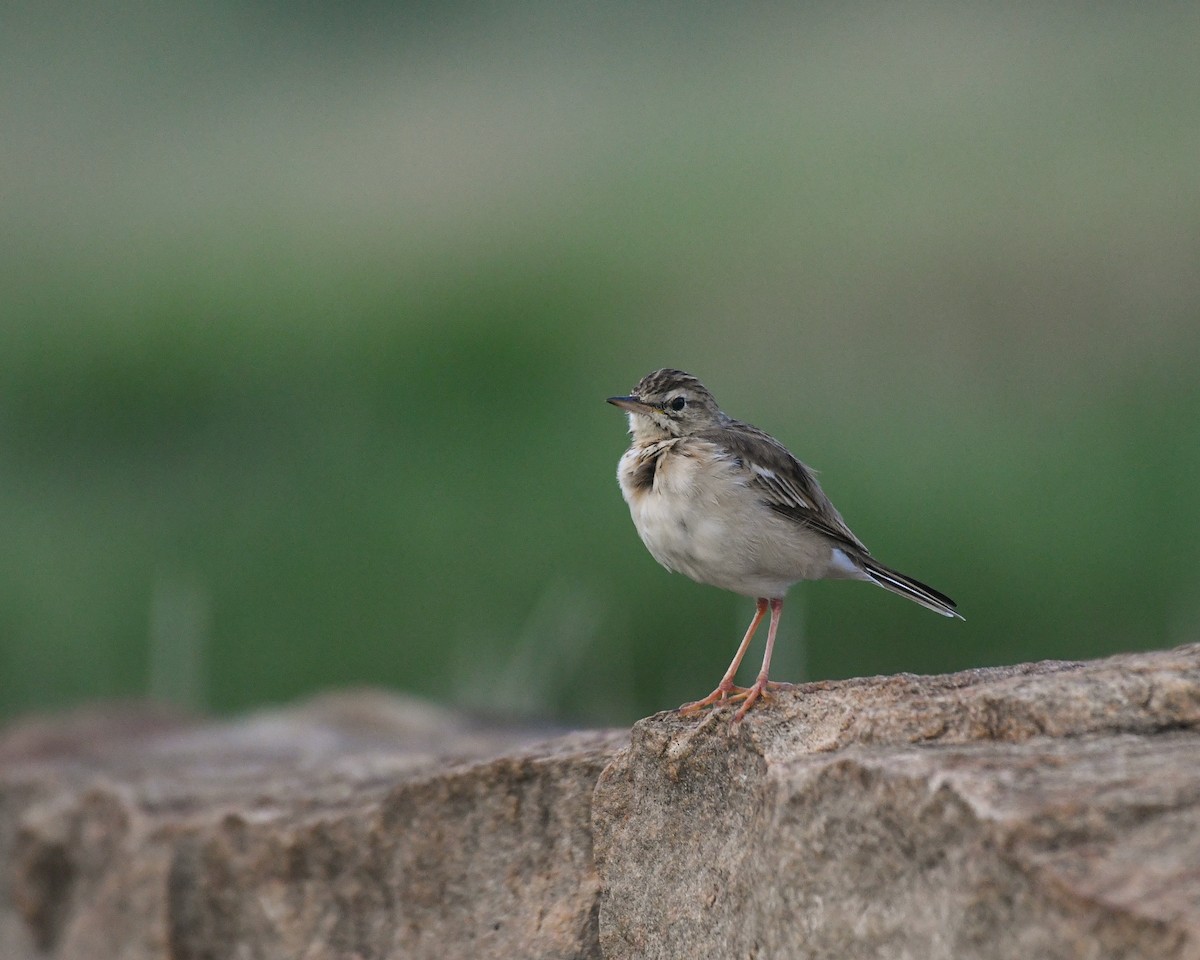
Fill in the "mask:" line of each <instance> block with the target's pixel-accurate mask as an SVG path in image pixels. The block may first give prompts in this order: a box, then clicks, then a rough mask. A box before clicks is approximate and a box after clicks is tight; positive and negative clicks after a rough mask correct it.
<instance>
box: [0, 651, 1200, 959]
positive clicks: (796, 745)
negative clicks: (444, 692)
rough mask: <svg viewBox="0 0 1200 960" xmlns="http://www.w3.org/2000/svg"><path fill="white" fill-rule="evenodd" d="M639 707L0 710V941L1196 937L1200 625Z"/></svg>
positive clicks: (61, 953) (369, 699) (1046, 948)
mask: <svg viewBox="0 0 1200 960" xmlns="http://www.w3.org/2000/svg"><path fill="white" fill-rule="evenodd" d="M730 712H731V711H729V710H728V709H723V710H717V711H714V712H712V713H710V714H708V715H706V716H704V717H702V718H699V719H691V720H688V719H684V718H681V717H679V716H677V715H676V714H674V713H663V714H659V715H658V716H655V717H651V718H649V719H647V720H643V721H641V722H639V723H638V724H636V725H635V726H634V728H633V731H632V735H630V733H629V732H627V731H599V732H584V733H579V732H575V733H566V734H553V733H552V732H550V731H546V730H540V731H539V730H530V729H508V728H502V727H496V726H494V725H488V724H485V723H481V722H479V721H474V720H471V719H469V718H466V717H463V716H460V715H457V714H450V713H446V712H443V711H440V710H438V709H436V708H433V707H430V706H427V705H423V704H418V703H414V702H412V701H408V700H403V699H399V698H394V697H389V696H385V695H382V694H378V693H371V692H360V693H344V694H337V695H333V696H327V697H323V698H320V699H317V700H314V701H310V702H308V703H306V704H302V705H299V706H296V707H292V708H287V709H281V710H275V711H270V712H264V713H259V714H254V715H250V716H247V717H243V718H240V719H237V720H235V721H233V722H228V723H216V722H212V721H203V720H196V719H189V718H184V717H180V716H176V715H172V714H170V713H168V712H164V711H161V710H154V709H150V708H144V707H137V706H125V707H108V708H97V709H94V710H88V711H82V712H77V713H74V714H70V715H65V716H60V717H51V718H40V719H30V720H25V721H19V722H17V723H15V724H13V725H11V726H9V727H8V728H7V729H5V730H3V731H0V958H4V960H25V958H29V960H43V958H54V960H75V958H86V960H109V958H112V960H117V958H120V960H142V958H171V960H202V958H203V960H210V958H211V960H217V958H264V960H266V958H287V960H296V958H304V960H324V958H329V960H334V958H336V960H349V958H355V960H368V958H372V960H373V958H380V960H383V958H440V960H453V958H459V957H464V958H472V960H487V958H492V957H496V958H505V960H508V958H574V957H578V958H601V957H606V958H607V957H621V958H635V957H636V958H653V957H663V958H666V957H671V958H675V957H678V958H694V957H708V958H714V960H715V958H734V957H736V958H742V957H757V958H807V957H813V958H837V960H847V958H850V960H856V958H876V957H877V958H887V960H903V958H910V957H911V958H920V960H940V958H946V960H950V958H953V960H968V958H976V957H978V958H1014V960H1015V958H1020V960H1028V958H1031V957H1036V958H1039V960H1042V958H1049V960H1053V958H1081V960H1082V958H1088V960H1092V958H1096V960H1099V958H1109V957H1112V958H1117V957H1123V958H1130V960H1132V958H1138V960H1147V958H1159V957H1163V958H1168V957H1169V958H1200V732H1198V730H1197V727H1198V726H1200V644H1196V645H1191V646H1186V647H1180V648H1178V649H1175V650H1170V651H1164V652H1157V653H1145V654H1130V655H1125V656H1118V657H1112V658H1109V659H1106V660H1097V661H1091V662H1086V663H1059V662H1047V663H1035V664H1028V665H1023V666H1018V667H1010V668H998V669H987V670H972V671H967V672H965V673H959V674H952V675H948V676H940V677H917V676H908V675H903V676H895V677H878V678H871V679H863V680H851V681H844V682H837V683H816V684H807V685H804V686H799V687H795V688H793V689H790V690H786V691H782V692H780V693H778V694H777V695H776V696H775V697H774V698H773V701H772V702H771V703H770V704H768V705H767V706H766V707H765V708H763V709H758V708H756V709H755V710H754V711H753V712H752V713H751V714H750V716H749V717H748V718H747V720H746V721H745V722H744V723H743V724H742V725H741V726H740V727H737V728H734V727H731V725H730V723H729V717H730Z"/></svg>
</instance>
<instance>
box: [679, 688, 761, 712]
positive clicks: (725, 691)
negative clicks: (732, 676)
mask: <svg viewBox="0 0 1200 960" xmlns="http://www.w3.org/2000/svg"><path fill="white" fill-rule="evenodd" d="M749 692H750V690H749V688H747V687H735V686H734V685H733V682H732V681H730V682H729V683H724V682H722V683H721V684H719V685H718V686H717V689H716V690H714V691H713V692H712V693H710V694H709V695H708V696H707V697H704V698H703V699H701V700H693V701H692V702H691V703H685V704H684V705H683V706H681V707H680V708H679V712H680V713H682V714H683V715H684V716H685V717H687V716H691V715H693V714H696V713H699V712H700V711H701V710H703V709H704V708H705V707H709V706H712V705H713V704H714V703H724V702H725V701H726V700H740V699H741V698H742V697H744V696H746V695H747V694H748V693H749Z"/></svg>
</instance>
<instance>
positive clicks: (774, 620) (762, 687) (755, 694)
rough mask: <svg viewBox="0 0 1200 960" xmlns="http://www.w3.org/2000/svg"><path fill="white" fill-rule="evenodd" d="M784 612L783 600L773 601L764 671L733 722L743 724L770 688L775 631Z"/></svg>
mask: <svg viewBox="0 0 1200 960" xmlns="http://www.w3.org/2000/svg"><path fill="white" fill-rule="evenodd" d="M782 612H783V600H782V599H780V600H772V601H771V626H770V628H769V629H768V630H767V650H766V653H764V654H763V662H762V669H761V670H759V671H758V679H756V680H755V681H754V686H752V687H751V688H750V689H749V690H747V691H746V700H745V702H744V703H743V704H742V707H741V709H740V710H738V712H737V713H736V714H735V715H734V718H733V722H734V723H741V722H742V717H744V716H745V715H746V712H747V711H748V710H749V709H750V708H751V707H752V706H754V701H756V700H757V699H758V698H759V697H761V696H762V695H763V694H764V692H765V691H766V689H767V687H768V686H770V685H771V684H770V681H769V680H768V679H767V671H768V670H769V669H770V667H771V651H773V650H774V649H775V631H776V630H778V629H779V615H780V614H781V613H782Z"/></svg>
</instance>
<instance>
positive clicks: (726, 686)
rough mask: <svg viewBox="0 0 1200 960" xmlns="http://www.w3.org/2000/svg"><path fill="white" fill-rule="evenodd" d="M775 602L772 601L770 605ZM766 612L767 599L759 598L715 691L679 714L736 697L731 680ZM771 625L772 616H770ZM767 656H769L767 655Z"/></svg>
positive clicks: (688, 704)
mask: <svg viewBox="0 0 1200 960" xmlns="http://www.w3.org/2000/svg"><path fill="white" fill-rule="evenodd" d="M775 602H776V601H774V600H772V601H771V603H772V604H773V603H775ZM766 612H767V598H766V597H759V598H758V606H757V608H756V609H755V611H754V619H753V620H751V621H750V627H749V628H748V629H747V630H746V635H745V636H744V637H742V642H741V645H740V646H739V647H738V648H737V653H735V654H734V655H733V662H732V663H731V664H729V669H728V670H726V671H725V676H723V677H722V678H721V682H720V683H718V684H717V689H716V690H714V691H713V692H712V693H710V694H709V695H708V696H707V697H705V698H704V699H703V700H696V701H693V702H692V703H685V704H684V705H683V706H682V707H680V708H679V712H680V713H696V712H697V711H699V710H702V709H703V708H704V707H707V706H708V705H709V704H710V703H716V702H717V701H719V700H725V699H726V698H728V697H729V696H730V695H731V694H733V695H738V694H741V693H742V691H741V690H739V689H738V688H737V687H735V686H734V685H733V678H734V677H735V676H737V672H738V667H739V666H741V663H742V657H744V656H745V655H746V649H747V648H748V647H749V646H750V641H751V640H753V639H754V631H755V630H757V629H758V625H759V624H760V623H762V618H763V616H764V615H765V614H766ZM771 622H772V624H773V623H774V622H775V621H774V615H772V620H771ZM768 656H769V655H768Z"/></svg>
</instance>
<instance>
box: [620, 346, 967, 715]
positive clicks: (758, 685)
mask: <svg viewBox="0 0 1200 960" xmlns="http://www.w3.org/2000/svg"><path fill="white" fill-rule="evenodd" d="M608 403H611V404H613V405H614V406H617V407H619V408H621V409H622V410H624V411H626V413H627V414H628V415H629V433H630V437H631V444H630V447H629V449H628V450H626V451H625V453H624V455H623V456H622V457H621V460H620V463H619V464H618V467H617V480H618V482H619V484H620V487H621V494H622V496H624V498H625V502H626V503H627V504H628V505H629V511H630V514H631V515H632V517H633V524H634V526H635V527H636V528H637V532H638V536H640V537H641V540H642V543H644V544H645V546H646V549H647V550H649V551H650V554H651V556H653V557H654V559H655V560H657V561H658V562H659V563H660V564H662V566H664V567H666V568H667V570H669V571H672V572H675V573H682V574H685V575H686V576H688V577H691V579H693V580H695V581H697V582H699V583H704V584H709V585H710V586H714V587H719V588H721V589H724V590H729V591H732V592H733V593H737V594H741V595H743V596H747V597H752V598H754V599H755V601H756V603H755V612H754V618H753V619H752V620H751V621H750V626H749V628H748V629H747V630H746V633H745V636H744V637H743V638H742V641H741V643H740V644H739V645H738V648H737V653H735V654H734V657H733V662H732V663H730V664H729V669H728V670H726V671H725V675H724V676H723V677H722V678H721V682H720V683H719V684H718V685H717V687H716V689H715V690H713V692H712V693H710V694H709V695H708V696H707V697H703V698H702V699H700V700H696V701H693V702H691V703H685V704H683V706H681V707H680V708H679V710H680V712H682V713H683V714H685V715H694V714H696V713H698V712H700V711H701V710H703V709H704V708H705V707H708V706H710V705H713V704H724V703H725V702H727V701H728V702H730V703H734V702H738V701H741V706H740V708H739V709H738V711H737V712H736V714H735V715H734V717H733V723H734V724H735V725H736V724H739V723H741V721H742V719H743V718H744V717H745V716H746V713H747V712H748V711H749V710H750V708H751V707H752V706H753V705H754V704H755V703H756V702H758V701H759V699H760V698H769V696H770V694H769V692H768V691H769V690H771V689H774V688H778V687H781V686H784V684H779V683H776V682H774V681H771V680H769V679H768V671H769V669H770V666H771V653H772V651H773V650H774V647H775V634H776V632H777V630H778V629H779V619H780V615H781V613H782V611H783V601H784V597H785V596H786V594H787V592H788V589H789V588H790V587H792V586H793V585H794V584H796V583H798V582H799V581H801V580H837V579H843V580H865V581H868V582H870V583H875V584H877V585H879V586H881V587H883V588H884V589H885V590H890V591H891V592H892V593H897V594H899V595H900V596H902V597H906V598H908V599H909V600H912V601H914V602H915V603H919V604H920V605H921V606H923V607H926V608H927V609H929V610H932V611H934V612H935V613H940V614H941V615H942V616H944V617H957V618H958V619H960V620H961V619H964V618H963V616H962V614H960V613H959V612H958V610H957V605H956V604H955V602H954V601H953V600H951V599H950V598H949V597H948V596H946V595H945V594H944V593H939V592H938V591H937V590H934V589H933V588H932V587H930V586H927V585H926V584H924V583H921V582H920V581H919V580H914V579H913V578H912V577H909V576H906V575H905V574H903V573H900V572H898V571H896V570H893V569H892V568H891V567H887V566H884V565H883V564H882V563H880V562H879V561H878V560H876V559H875V558H874V557H873V556H871V552H870V551H869V550H868V549H867V547H866V546H865V545H864V544H863V542H862V541H861V540H860V539H859V538H858V537H857V536H855V535H854V533H853V532H852V531H851V530H850V528H849V527H848V526H847V525H846V522H845V521H844V520H843V519H842V516H841V514H840V513H838V511H837V509H836V508H835V507H834V505H833V504H832V503H831V502H830V500H829V497H827V496H826V495H825V492H824V491H823V490H822V489H821V486H820V484H819V483H818V482H817V478H816V474H815V473H814V472H813V470H812V469H810V468H809V467H807V466H805V464H803V463H801V462H800V460H798V459H797V458H796V457H795V456H793V454H792V453H791V452H790V451H789V450H788V449H787V447H785V446H784V445H783V444H782V443H780V442H779V441H778V440H776V439H775V438H774V437H772V436H771V435H770V434H769V433H766V432H765V431H763V430H760V429H759V428H758V427H755V426H752V425H750V424H749V423H745V422H743V421H741V420H735V419H734V418H733V417H730V416H729V415H728V414H726V413H725V412H723V411H722V410H721V408H720V407H719V406H718V405H717V401H716V399H715V398H714V397H713V395H712V393H710V392H709V390H708V388H707V387H705V386H704V384H703V383H701V382H700V381H699V380H698V379H696V377H694V376H692V375H691V374H689V373H685V372H684V371H682V370H675V369H671V368H664V369H662V370H655V371H654V372H653V373H649V374H647V375H646V376H644V377H643V378H642V379H641V380H640V381H639V382H638V384H637V386H635V387H634V388H633V392H632V393H631V394H629V395H628V396H623V397H609V398H608ZM768 609H769V610H770V612H771V623H770V627H769V628H768V630H767V645H766V651H765V653H764V655H763V661H762V669H761V670H760V671H759V673H758V676H757V678H756V679H755V681H754V683H753V685H751V686H750V687H738V686H735V685H734V677H735V675H736V674H737V671H738V667H739V666H740V665H741V662H742V658H743V657H744V656H745V654H746V650H747V649H748V648H749V646H750V642H751V640H752V639H753V638H754V634H755V631H756V630H757V629H758V626H759V624H760V623H761V622H762V620H763V617H764V616H765V615H766V613H767V611H768Z"/></svg>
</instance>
